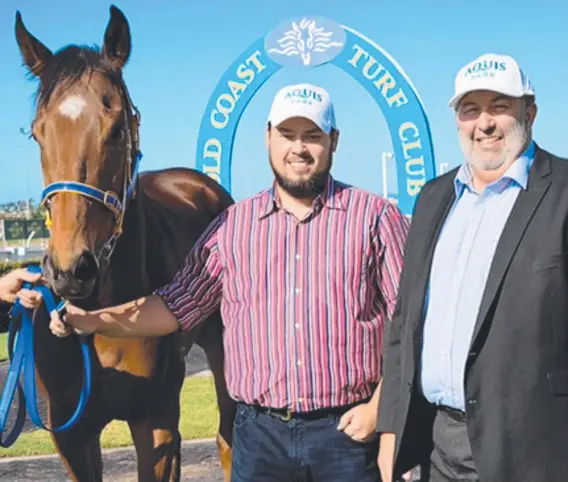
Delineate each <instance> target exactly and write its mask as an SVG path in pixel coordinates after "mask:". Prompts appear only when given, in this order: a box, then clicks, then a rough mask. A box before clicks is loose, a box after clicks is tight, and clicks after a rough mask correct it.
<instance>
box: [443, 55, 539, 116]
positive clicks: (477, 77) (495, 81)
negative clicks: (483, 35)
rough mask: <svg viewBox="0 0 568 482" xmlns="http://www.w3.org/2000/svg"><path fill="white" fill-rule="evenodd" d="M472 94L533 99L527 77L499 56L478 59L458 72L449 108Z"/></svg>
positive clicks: (483, 56)
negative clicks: (481, 92)
mask: <svg viewBox="0 0 568 482" xmlns="http://www.w3.org/2000/svg"><path fill="white" fill-rule="evenodd" d="M474 90H490V91H492V92H498V93H500V94H504V95H508V96H509V97H523V96H525V95H532V96H534V95H535V92H534V90H533V87H532V85H531V82H530V80H529V78H528V76H527V75H526V74H525V73H524V71H523V70H522V69H521V68H520V67H519V64H518V63H517V61H516V60H515V59H514V58H513V57H510V56H508V55H499V54H485V55H482V56H481V57H478V58H476V59H475V60H473V61H472V62H469V63H468V64H467V65H465V66H464V67H462V68H461V69H460V71H459V72H458V75H457V76H456V80H455V93H454V96H453V97H452V98H451V99H450V102H449V105H450V107H453V108H454V109H455V108H456V107H457V105H458V103H459V101H460V100H461V99H462V97H463V96H464V95H466V94H467V93H469V92H472V91H474Z"/></svg>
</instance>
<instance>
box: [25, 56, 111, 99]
mask: <svg viewBox="0 0 568 482" xmlns="http://www.w3.org/2000/svg"><path fill="white" fill-rule="evenodd" d="M94 72H100V73H102V74H104V76H105V77H107V78H108V80H109V81H110V82H111V83H112V84H113V85H115V86H120V84H121V82H122V79H121V76H120V73H119V72H117V71H115V70H114V69H112V67H111V65H110V63H109V62H107V61H106V59H105V58H104V56H103V55H101V52H100V48H99V47H97V46H94V47H87V46H78V45H69V46H67V47H64V48H63V49H61V50H59V51H58V52H56V53H55V54H54V56H53V58H52V59H51V60H50V61H49V63H48V64H47V65H46V68H45V72H44V73H43V74H42V76H41V82H40V83H39V87H38V90H37V92H36V103H37V105H38V107H45V106H47V104H48V103H49V101H50V99H51V97H52V96H53V94H54V92H55V91H56V90H57V89H63V90H68V89H69V88H70V87H72V86H73V85H74V84H76V83H77V82H80V81H81V79H82V78H83V77H84V76H85V75H92V74H93V73H94Z"/></svg>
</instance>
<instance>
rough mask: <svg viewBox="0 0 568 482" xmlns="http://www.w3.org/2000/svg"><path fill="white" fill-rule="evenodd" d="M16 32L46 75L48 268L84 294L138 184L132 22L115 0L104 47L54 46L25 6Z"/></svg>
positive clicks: (56, 280) (67, 288)
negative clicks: (130, 87) (127, 76)
mask: <svg viewBox="0 0 568 482" xmlns="http://www.w3.org/2000/svg"><path fill="white" fill-rule="evenodd" d="M15 33H16V39H17V43H18V46H19V49H20V52H21V54H22V57H23V60H24V64H25V66H26V67H27V69H28V71H29V73H30V75H31V77H34V78H37V79H38V80H39V85H38V90H37V93H36V111H35V118H34V120H33V123H32V136H33V137H34V139H35V140H36V141H37V143H38V144H39V148H40V153H41V167H42V174H43V180H44V184H45V186H46V187H45V189H44V192H43V195H42V203H43V205H44V207H45V209H46V222H47V224H48V227H49V228H50V231H51V236H50V242H49V246H48V249H47V251H46V254H45V256H44V259H43V261H42V264H43V269H44V273H45V275H46V277H47V279H48V281H49V282H50V284H51V286H52V287H53V289H54V290H55V292H56V293H57V294H58V295H60V296H62V297H65V298H67V299H70V300H79V299H84V298H86V297H88V296H89V295H90V294H91V293H92V292H93V290H94V288H95V286H96V282H97V279H98V278H99V277H100V275H101V271H102V270H103V269H104V266H105V265H106V261H107V260H108V258H109V257H110V255H111V254H112V251H113V249H114V245H115V243H116V240H117V238H118V237H119V236H120V234H121V232H122V227H123V219H124V212H125V209H126V205H127V204H128V201H129V199H130V198H131V197H132V195H133V192H134V186H135V179H136V175H135V172H136V168H137V163H138V160H139V150H138V128H139V115H138V111H137V110H136V108H135V107H134V106H133V104H132V102H131V100H130V96H129V94H128V91H127V88H126V85H125V83H124V80H123V77H122V69H123V67H124V66H125V65H126V63H127V62H128V59H129V56H130V50H131V36H130V27H129V24H128V21H127V19H126V17H125V16H124V14H123V13H122V12H121V11H120V10H119V9H118V8H116V7H114V6H111V8H110V20H109V22H108V24H107V26H106V30H105V33H104V43H103V46H102V48H100V49H99V48H88V47H80V46H77V45H68V46H67V47H65V48H62V49H61V50H59V51H57V52H55V53H52V51H51V50H50V49H49V48H48V47H46V46H45V45H44V44H43V43H42V42H41V41H39V40H38V39H37V38H36V37H34V36H33V35H32V34H31V33H30V32H29V31H28V30H27V29H26V27H25V26H24V23H23V21H22V16H21V14H20V12H17V13H16V24H15Z"/></svg>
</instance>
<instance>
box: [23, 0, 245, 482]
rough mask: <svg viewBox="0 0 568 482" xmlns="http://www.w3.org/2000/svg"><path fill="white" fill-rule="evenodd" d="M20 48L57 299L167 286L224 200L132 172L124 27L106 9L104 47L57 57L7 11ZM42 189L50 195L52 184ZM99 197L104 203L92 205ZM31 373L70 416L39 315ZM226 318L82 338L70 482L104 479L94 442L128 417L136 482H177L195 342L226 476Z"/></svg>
mask: <svg viewBox="0 0 568 482" xmlns="http://www.w3.org/2000/svg"><path fill="white" fill-rule="evenodd" d="M15 32H16V38H17V43H18V46H19V48H20V51H21V54H22V56H23V60H24V63H25V65H26V66H27V68H28V70H29V72H30V74H31V75H32V76H33V77H36V78H38V79H39V87H38V91H37V98H36V104H37V107H36V115H35V119H34V121H33V127H32V133H33V137H34V138H35V139H36V141H37V142H38V144H39V146H40V151H41V166H42V173H43V179H44V182H45V184H46V185H48V188H47V190H46V191H44V201H45V206H46V211H47V213H48V214H49V221H50V225H51V236H50V244H49V248H48V250H47V254H46V255H45V258H44V259H43V262H42V265H43V270H44V273H45V275H46V278H47V280H48V283H49V285H50V286H51V287H52V289H53V290H54V291H55V293H56V294H57V295H59V296H60V297H62V298H65V299H68V300H72V301H73V303H74V304H76V305H79V306H82V307H84V308H85V309H94V308H97V307H104V306H109V305H115V304H118V303H122V302H125V301H127V300H132V299H135V298H138V297H141V296H144V295H147V294H149V293H151V291H152V290H154V289H156V288H157V287H159V286H161V285H163V284H165V283H167V282H168V281H170V280H171V279H172V278H173V276H174V273H175V272H176V271H177V270H178V268H180V266H181V265H182V263H183V261H184V259H185V257H186V255H187V253H188V251H189V249H190V248H191V247H192V245H193V244H194V243H195V241H196V239H197V238H198V237H199V235H200V234H201V233H202V232H203V231H204V229H205V228H206V226H207V225H208V224H209V223H210V222H211V221H212V220H213V219H214V218H215V217H216V216H217V215H218V214H220V213H221V212H222V211H223V210H225V209H226V208H227V207H228V206H229V205H231V204H232V203H233V200H232V198H231V197H230V195H229V194H228V193H227V192H226V191H225V190H224V189H223V188H222V187H221V186H220V185H219V184H217V183H216V182H215V181H213V180H212V179H210V178H209V177H208V176H206V175H204V174H201V173H199V172H197V171H194V170H191V169H183V168H177V169H167V170H162V171H157V172H148V173H144V174H141V175H140V176H137V175H136V174H135V173H136V172H137V162H138V153H139V151H138V145H139V142H138V128H139V115H138V111H137V110H136V109H135V107H134V106H133V104H132V101H131V99H130V96H129V94H128V90H127V88H126V85H125V82H124V80H123V75H122V69H123V67H124V66H125V64H126V63H127V61H128V59H129V56H130V49H131V37H130V27H129V24H128V22H127V20H126V18H125V16H124V15H123V13H122V12H121V11H120V10H118V9H117V8H115V7H114V6H113V7H111V8H110V21H109V23H108V25H107V27H106V31H105V34H104V44H103V46H102V48H101V49H100V51H99V50H98V49H91V48H84V47H79V46H76V45H69V46H67V47H65V48H63V49H61V50H60V51H58V52H56V53H52V52H51V51H50V50H49V49H48V48H47V47H46V46H45V45H44V44H43V43H41V42H40V41H39V40H38V39H37V38H35V37H34V36H33V35H31V34H30V33H29V32H28V30H27V29H26V27H25V26H24V24H23V22H22V18H21V15H20V12H17V14H16V24H15ZM49 186H51V188H50V187H49ZM98 201H100V202H98ZM34 325H35V327H36V328H35V330H36V333H35V340H36V343H35V347H36V368H37V374H38V378H39V383H40V389H41V390H42V391H43V393H44V394H45V396H46V398H47V399H48V403H49V423H50V425H51V426H52V427H55V426H59V425H61V424H62V423H63V422H64V421H65V420H67V419H68V418H69V417H70V415H71V413H72V411H73V409H74V407H75V406H76V404H77V400H78V396H79V391H80V388H81V386H82V383H83V375H82V361H81V360H82V359H81V355H80V351H79V344H78V342H77V339H76V337H75V336H71V337H67V338H64V339H59V338H56V337H55V336H53V335H52V334H51V333H50V332H49V328H48V322H47V312H46V310H45V309H40V310H39V311H37V312H36V314H35V323H34ZM222 330H223V326H222V321H221V318H220V314H219V312H215V313H213V314H212V315H211V316H210V317H209V318H208V319H207V320H206V321H205V322H204V323H203V324H202V325H201V327H200V328H199V329H198V330H195V331H194V332H191V333H188V334H182V333H181V332H180V333H175V334H173V335H170V336H166V337H162V338H143V339H118V338H117V339H113V338H105V337H104V336H100V335H95V336H93V337H91V338H90V340H89V343H90V348H91V357H92V360H93V372H92V391H91V395H90V398H89V403H88V405H87V407H86V409H85V412H84V414H83V416H82V417H81V419H80V420H79V422H78V423H77V424H76V425H75V426H73V427H71V428H70V429H69V430H67V431H62V432H58V433H56V434H54V436H53V440H54V443H55V445H56V447H57V450H58V452H59V454H60V456H61V459H62V461H63V462H64V464H65V465H66V467H67V470H68V472H69V474H70V476H71V477H72V479H73V480H76V481H81V482H87V481H100V480H102V475H103V466H102V459H101V450H100V442H99V439H100V434H101V431H102V430H103V428H104V427H105V426H106V425H107V424H108V423H109V422H110V421H111V420H114V419H118V420H125V421H126V422H128V425H129V427H130V430H131V434H132V438H133V441H134V445H135V447H136V452H137V456H138V458H137V459H138V476H139V480H141V481H156V480H160V481H166V480H179V479H180V434H179V432H178V422H179V416H180V407H179V394H180V389H181V387H182V384H183V381H184V376H185V364H184V357H185V355H186V354H187V352H188V351H189V350H190V348H191V346H192V345H193V343H197V344H198V345H199V346H201V347H202V348H203V349H204V351H205V353H206V355H207V358H208V362H209V366H210V368H211V370H212V372H213V374H214V379H215V386H216V393H217V402H218V407H219V411H220V426H219V432H218V436H217V442H218V447H219V453H220V459H221V464H222V466H223V470H224V473H225V478H226V480H229V479H230V464H231V449H230V446H231V430H232V425H233V419H234V414H235V402H234V401H233V400H232V399H231V398H230V397H229V394H228V392H227V388H226V384H225V378H224V374H223V364H224V360H223V348H222Z"/></svg>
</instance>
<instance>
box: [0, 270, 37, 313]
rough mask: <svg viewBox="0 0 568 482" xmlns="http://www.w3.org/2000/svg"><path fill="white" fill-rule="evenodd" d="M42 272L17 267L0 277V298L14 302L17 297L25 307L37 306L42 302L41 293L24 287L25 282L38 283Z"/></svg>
mask: <svg viewBox="0 0 568 482" xmlns="http://www.w3.org/2000/svg"><path fill="white" fill-rule="evenodd" d="M40 279H41V274H39V273H30V272H29V271H28V270H26V269H24V268H19V269H15V270H14V271H11V272H9V273H8V274H5V275H4V276H2V277H1V278H0V300H3V301H6V302H8V303H14V302H15V301H16V298H19V299H20V303H22V305H23V306H24V307H25V308H31V309H33V308H37V307H38V306H39V305H40V304H41V298H42V297H41V293H40V292H39V291H34V290H26V289H22V285H23V284H24V282H26V281H27V282H29V283H36V282H38V281H39V280H40Z"/></svg>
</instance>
